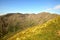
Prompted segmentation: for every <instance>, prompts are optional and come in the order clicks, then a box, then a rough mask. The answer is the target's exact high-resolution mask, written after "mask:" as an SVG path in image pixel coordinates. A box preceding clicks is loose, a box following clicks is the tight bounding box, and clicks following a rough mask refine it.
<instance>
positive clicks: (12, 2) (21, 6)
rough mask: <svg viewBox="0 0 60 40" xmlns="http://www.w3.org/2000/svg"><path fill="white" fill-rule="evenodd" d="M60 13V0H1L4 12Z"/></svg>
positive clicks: (0, 7) (0, 11)
mask: <svg viewBox="0 0 60 40" xmlns="http://www.w3.org/2000/svg"><path fill="white" fill-rule="evenodd" d="M16 12H20V13H40V12H52V13H58V14H59V13H60V0H0V14H3V13H16Z"/></svg>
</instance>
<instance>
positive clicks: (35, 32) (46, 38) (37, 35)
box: [7, 16, 60, 40]
mask: <svg viewBox="0 0 60 40" xmlns="http://www.w3.org/2000/svg"><path fill="white" fill-rule="evenodd" d="M7 40H60V16H58V17H55V18H53V19H51V20H49V21H47V22H46V23H43V24H42V25H37V26H34V27H31V28H28V29H26V30H24V31H22V32H18V33H17V34H14V36H11V37H9V38H7Z"/></svg>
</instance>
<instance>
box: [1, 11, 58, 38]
mask: <svg viewBox="0 0 60 40" xmlns="http://www.w3.org/2000/svg"><path fill="white" fill-rule="evenodd" d="M56 16H58V15H56V14H50V13H45V12H43V13H40V14H21V13H9V14H7V15H2V16H0V37H1V38H2V37H4V36H6V35H10V34H13V33H16V32H17V31H22V30H25V29H27V28H29V27H33V26H36V25H38V24H43V23H44V22H46V21H48V20H50V19H52V18H54V17H56Z"/></svg>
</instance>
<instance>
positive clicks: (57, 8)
mask: <svg viewBox="0 0 60 40" xmlns="http://www.w3.org/2000/svg"><path fill="white" fill-rule="evenodd" d="M59 9H60V5H56V6H54V7H53V8H48V9H47V10H59Z"/></svg>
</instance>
